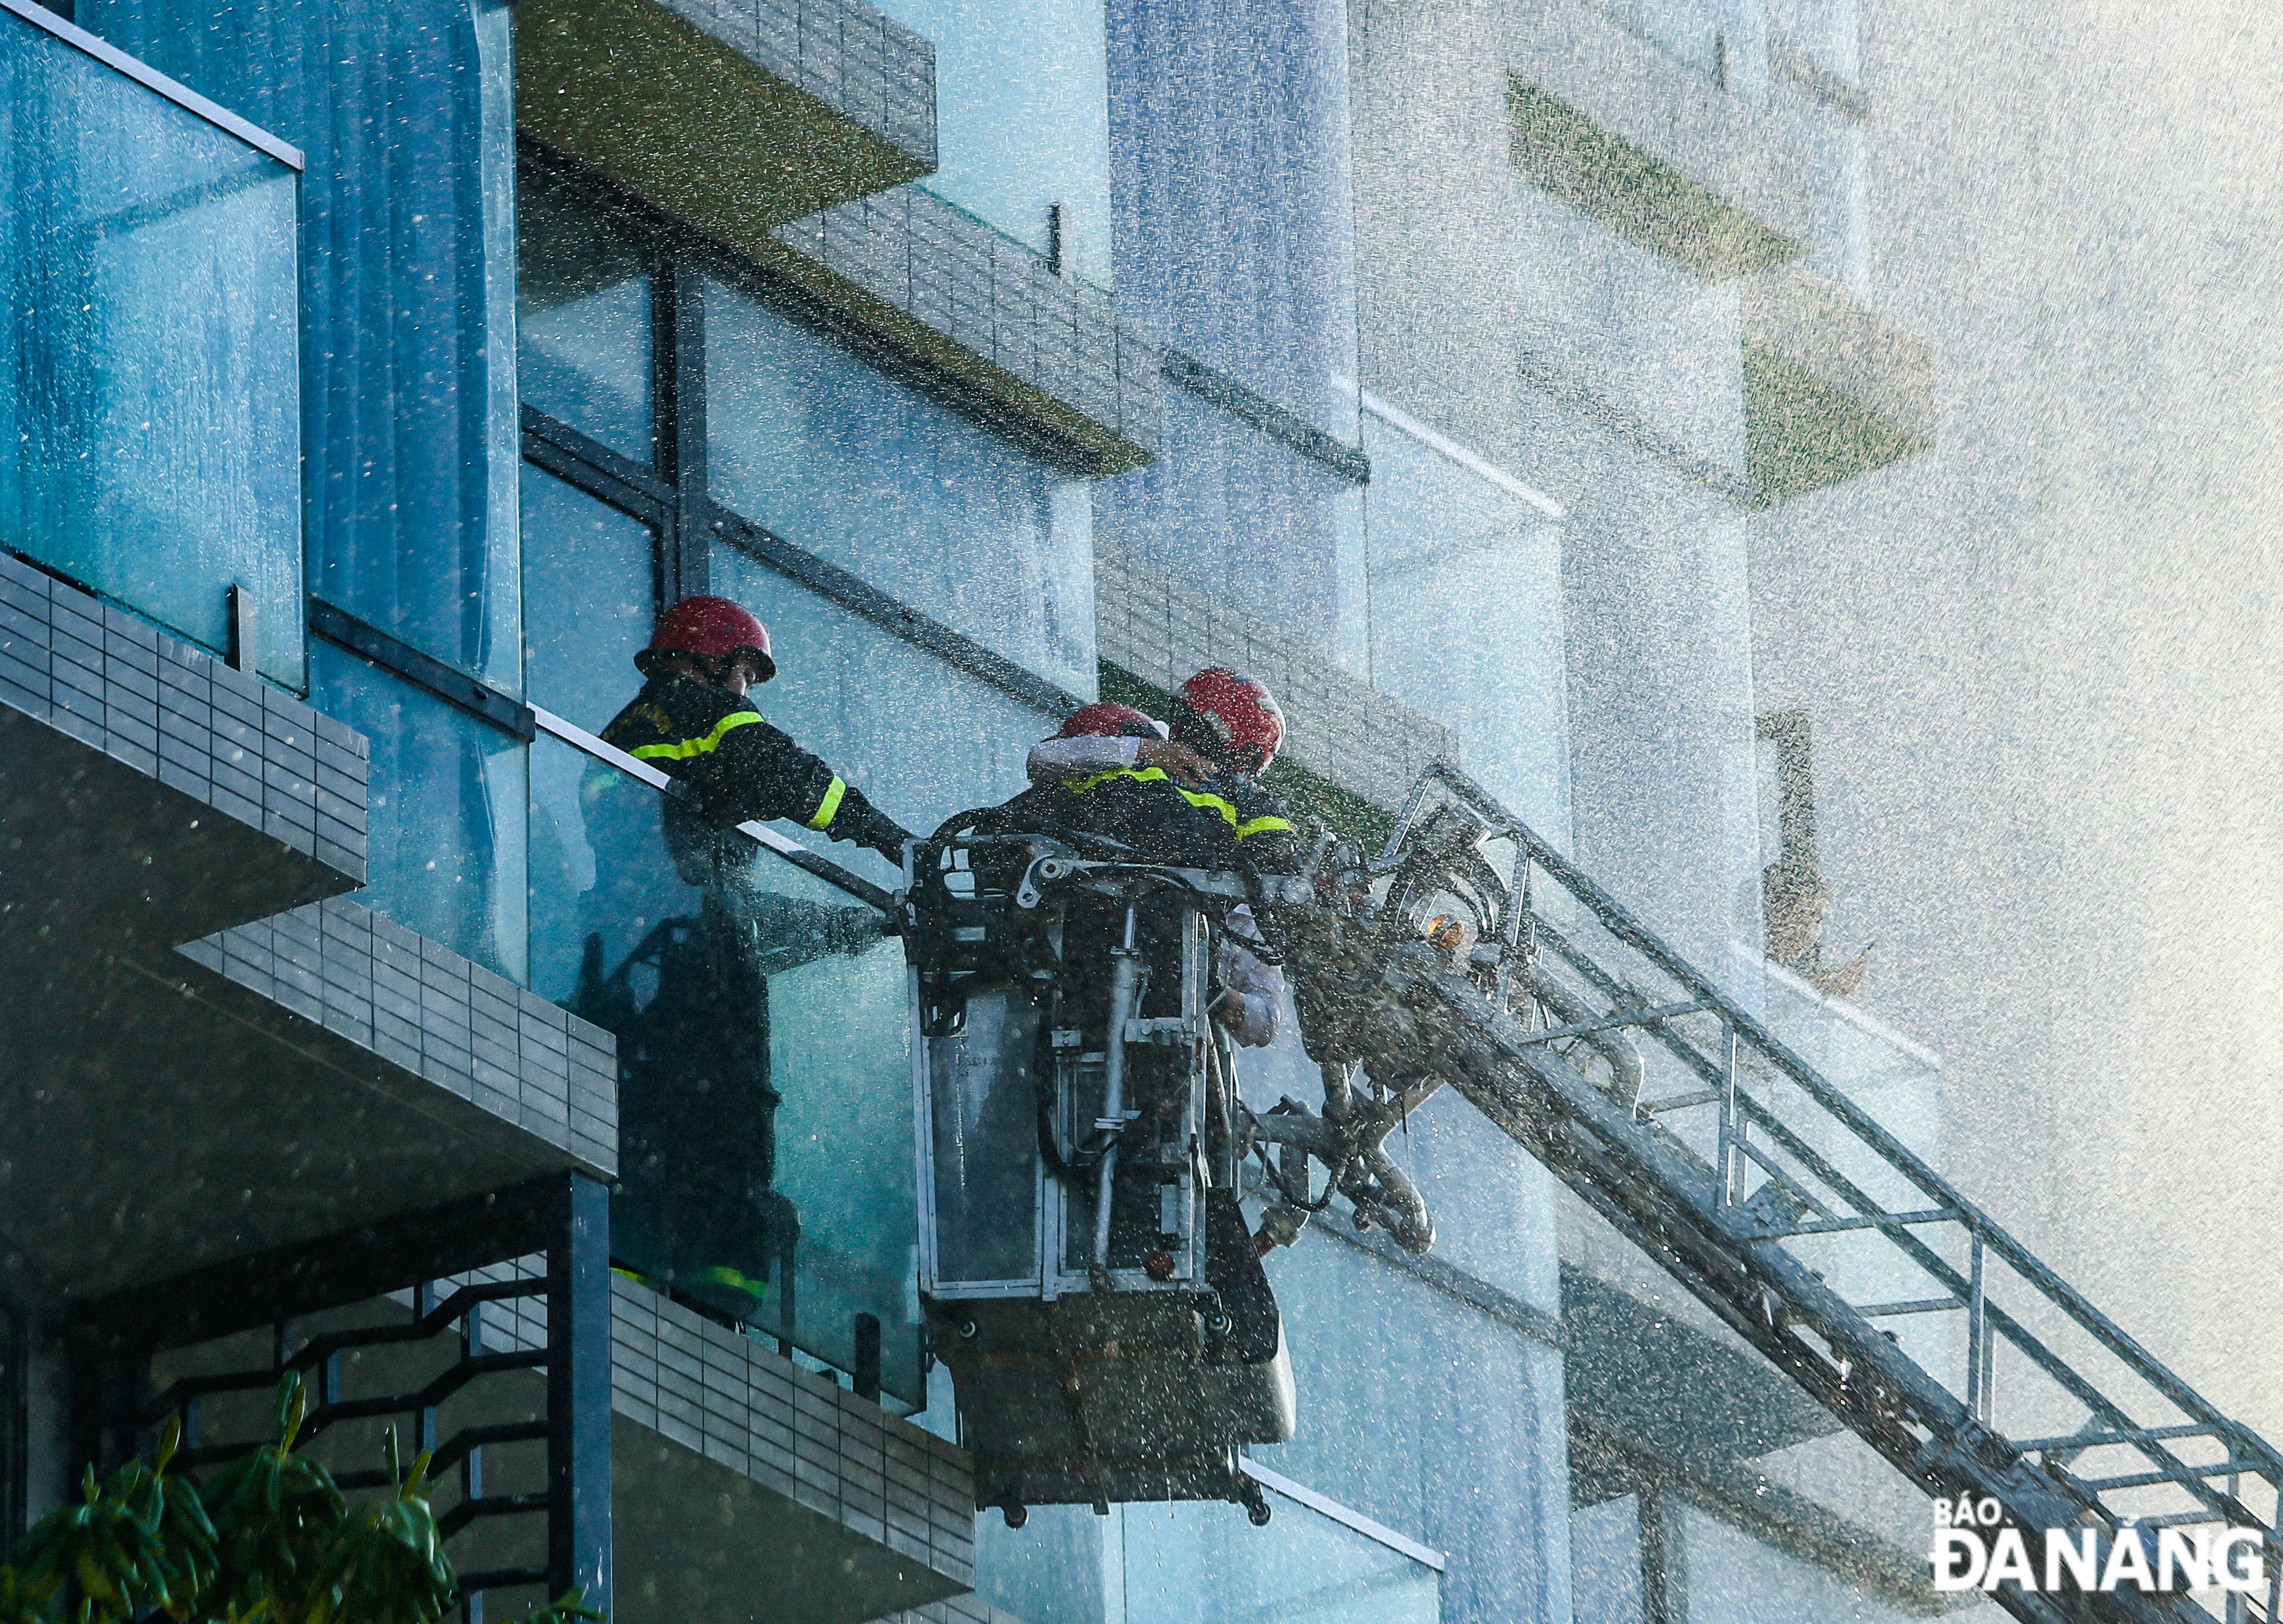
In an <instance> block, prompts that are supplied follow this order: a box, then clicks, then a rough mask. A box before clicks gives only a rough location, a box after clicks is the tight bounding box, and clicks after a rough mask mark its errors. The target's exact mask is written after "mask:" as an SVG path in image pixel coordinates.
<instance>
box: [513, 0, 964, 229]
mask: <svg viewBox="0 0 2283 1624" xmlns="http://www.w3.org/2000/svg"><path fill="white" fill-rule="evenodd" d="M515 89H516V122H517V125H518V128H521V129H523V130H526V131H528V132H529V133H531V134H533V135H535V136H539V137H540V138H542V140H544V141H546V142H547V143H548V144H550V145H552V146H555V147H557V148H560V149H561V150H562V151H564V152H569V153H571V154H573V156H575V157H577V158H579V159H583V160H584V161H585V162H587V163H588V164H591V165H592V166H594V167H596V169H598V170H600V171H601V172H602V173H603V174H604V175H608V176H610V177H611V178H612V180H614V181H616V182H618V183H619V184H620V185H622V186H625V187H627V188H628V189H629V190H633V191H635V192H636V193H639V194H640V195H641V196H643V197H644V198H649V199H650V200H651V202H653V203H656V204H657V205H658V206H659V207H661V208H663V209H665V210H666V211H667V212H668V213H670V214H675V215H678V216H680V217H681V218H682V219H684V220H687V221H690V223H692V224H693V225H696V226H697V227H698V228H699V229H702V230H705V231H707V232H709V233H711V234H712V235H713V236H715V237H720V238H721V239H722V240H723V241H725V242H728V243H730V244H732V245H741V246H742V245H746V244H750V243H752V242H756V241H760V240H763V239H766V237H767V234H768V231H769V229H770V228H771V227H773V226H776V225H779V224H782V223H783V222H784V221H788V220H797V219H799V218H800V217H801V216H803V215H805V214H814V213H816V212H817V211H818V210H820V209H827V208H830V207H833V206H835V205H838V204H841V203H845V202H847V201H848V200H850V199H851V198H860V197H863V196H865V195H867V194H869V193H871V192H876V191H881V190H885V189H886V188H888V187H891V186H894V185H897V184H898V183H901V182H904V181H908V180H914V179H916V178H917V177H918V176H920V175H926V174H928V173H930V172H931V170H933V169H934V167H935V165H936V147H935V48H934V47H933V46H931V45H930V44H929V43H928V42H927V41H925V40H924V39H922V38H921V37H920V36H919V35H916V34H914V33H913V32H912V31H911V30H910V29H908V28H906V27H903V26H902V25H901V24H900V23H897V22H895V21H893V20H892V19H889V18H887V17H884V16H883V15H882V14H881V13H880V12H877V11H875V10H873V9H872V8H871V7H870V6H869V5H866V4H863V3H862V0H759V3H758V4H752V3H749V4H744V5H738V6H733V5H730V4H723V3H721V0H522V4H518V6H517V7H516V8H515Z"/></svg>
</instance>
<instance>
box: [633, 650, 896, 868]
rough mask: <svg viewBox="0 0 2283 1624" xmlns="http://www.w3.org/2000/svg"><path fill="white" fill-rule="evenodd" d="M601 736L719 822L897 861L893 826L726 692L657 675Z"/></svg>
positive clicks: (746, 704)
mask: <svg viewBox="0 0 2283 1624" xmlns="http://www.w3.org/2000/svg"><path fill="white" fill-rule="evenodd" d="M603 738H604V742H607V743H611V744H615V745H617V746H618V747H619V749H620V750H624V751H626V752H627V754H628V755H630V756H632V757H634V758H635V759H636V760H637V761H647V762H649V763H650V764H651V765H652V766H654V767H657V768H658V769H659V770H660V771H662V772H664V773H667V774H668V775H670V776H672V777H674V778H678V779H680V780H682V782H684V783H686V784H688V785H689V786H690V788H691V789H694V790H695V791H697V804H698V807H699V809H700V810H701V811H702V812H704V813H705V817H706V818H707V819H708V820H711V821H713V823H715V824H720V825H734V824H739V823H744V822H747V821H749V820H756V819H758V820H762V821H764V822H766V821H768V820H772V819H778V818H782V819H784V820H786V821H788V822H791V823H798V824H799V825H801V826H802V827H803V828H811V829H814V830H816V831H817V832H818V833H819V834H822V835H830V836H831V837H832V838H833V839H834V840H851V841H854V842H855V843H857V844H859V845H863V846H869V847H871V848H872V849H873V850H874V851H877V852H880V853H881V854H882V855H884V856H885V857H887V858H889V859H892V860H893V861H897V862H900V861H902V860H903V850H902V848H903V842H904V840H905V838H906V835H905V834H904V831H903V830H902V829H901V828H899V827H898V826H897V824H896V822H895V821H894V820H892V819H891V818H889V817H887V816H886V815H885V814H884V813H882V812H879V811H878V810H877V809H876V808H875V807H874V806H873V805H872V804H871V803H870V802H869V801H867V800H866V799H865V798H864V793H863V791H862V790H861V789H854V788H853V787H851V786H850V784H849V783H848V782H847V781H846V780H845V779H843V778H842V777H841V776H840V775H839V774H838V773H835V772H834V771H833V770H832V769H831V768H830V767H829V766H827V765H824V763H823V762H822V761H820V760H818V759H817V758H815V757H814V756H812V755H810V754H809V753H808V752H807V751H806V750H803V749H801V748H800V746H799V745H798V744H796V743H794V742H792V740H791V739H790V738H789V737H787V736H786V735H785V734H783V733H782V732H781V731H779V730H778V729H777V728H775V727H771V726H770V725H769V724H768V722H767V721H766V720H764V719H763V718H762V716H761V713H760V711H757V710H755V709H754V708H753V706H752V703H750V702H748V701H746V700H744V699H741V698H739V697H738V696H737V695H735V694H732V693H730V692H729V690H728V689H726V688H714V687H712V686H711V685H709V684H707V683H704V682H698V681H695V680H692V679H690V678H688V677H677V676H665V677H653V678H651V680H650V681H649V682H647V683H645V684H644V685H643V691H642V692H641V693H640V694H638V695H635V700H634V703H632V704H630V705H628V706H627V708H626V709H625V710H623V711H619V714H618V716H617V717H616V718H615V719H613V720H612V723H611V725H610V726H609V727H605V728H604V729H603Z"/></svg>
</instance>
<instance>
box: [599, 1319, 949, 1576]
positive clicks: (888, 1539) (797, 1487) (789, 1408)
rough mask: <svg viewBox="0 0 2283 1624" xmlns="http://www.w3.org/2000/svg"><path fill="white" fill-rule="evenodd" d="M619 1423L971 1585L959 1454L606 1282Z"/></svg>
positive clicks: (727, 1336)
mask: <svg viewBox="0 0 2283 1624" xmlns="http://www.w3.org/2000/svg"><path fill="white" fill-rule="evenodd" d="M612 1288H613V1294H614V1300H613V1302H612V1305H611V1363H612V1403H613V1404H614V1405H615V1406H616V1407H617V1409H618V1410H619V1413H620V1414H621V1415H624V1416H626V1417H627V1418H629V1419H632V1420H636V1421H640V1422H641V1423H642V1424H643V1426H649V1427H652V1428H655V1429H656V1430H657V1431H658V1432H659V1433H661V1434H664V1435H665V1436H666V1437H668V1438H671V1439H673V1440H674V1441H676V1442H678V1443H681V1444H683V1445H685V1446H687V1447H688V1448H690V1449H696V1450H697V1451H699V1452H700V1453H702V1454H704V1455H705V1457H707V1458H709V1459H712V1460H716V1461H719V1462H721V1464H722V1465H726V1466H728V1467H729V1468H730V1469H731V1470H732V1471H735V1472H740V1473H742V1474H743V1475H744V1476H746V1477H749V1478H751V1479H752V1480H754V1481H755V1482H757V1483H759V1484H760V1486H761V1487H762V1488H767V1489H771V1490H774V1491H775V1493H777V1494H780V1495H783V1496H785V1497H786V1498H787V1499H790V1500H793V1501H796V1502H798V1503H799V1504H802V1505H805V1506H806V1507H808V1508H809V1509H810V1510H811V1511H818V1512H821V1513H822V1514H823V1515H824V1516H827V1517H830V1518H831V1519H833V1520H835V1521H836V1522H838V1523H839V1524H840V1525H841V1526H842V1527H845V1528H848V1529H850V1530H852V1531H853V1532H855V1533H858V1534H861V1535H864V1536H865V1537H866V1538H868V1539H872V1540H877V1541H878V1542H881V1543H882V1544H884V1545H887V1546H889V1547H891V1548H892V1549H893V1550H896V1551H897V1552H898V1553H899V1554H900V1555H903V1556H906V1557H909V1558H912V1559H913V1560H914V1561H916V1562H920V1563H923V1564H925V1565H926V1566H928V1567H929V1568H930V1569H931V1570H932V1571H934V1572H936V1573H941V1574H943V1575H944V1576H946V1577H947V1578H949V1579H952V1580H954V1581H957V1582H958V1583H960V1584H962V1585H972V1584H973V1583H974V1582H975V1480H974V1475H973V1472H971V1470H970V1467H969V1465H968V1460H967V1456H966V1453H965V1452H964V1451H963V1450H961V1449H956V1448H954V1447H953V1446H952V1445H951V1444H948V1443H946V1442H945V1441H943V1440H942V1439H940V1438H938V1437H937V1436H935V1435H934V1434H932V1433H927V1432H923V1431H921V1430H920V1429H919V1428H918V1427H916V1426H913V1425H912V1424H911V1423H910V1422H908V1421H904V1420H900V1419H898V1418H896V1417H894V1416H892V1415H889V1414H888V1413H887V1412H886V1411H885V1410H882V1409H881V1408H880V1407H879V1406H878V1405H877V1404H874V1403H870V1402H869V1401H868V1400H865V1399H861V1398H859V1397H857V1396H856V1395H854V1394H853V1393H851V1392H849V1391H847V1390H846V1389H845V1388H843V1387H836V1386H834V1385H833V1383H832V1382H831V1381H830V1380H829V1379H827V1378H825V1377H822V1376H819V1375H817V1374H815V1373H814V1372H813V1371H805V1370H802V1369H800V1368H799V1366H797V1365H795V1364H793V1363H792V1361H791V1360H790V1359H785V1358H781V1357H779V1356H777V1355H776V1354H775V1353H773V1352H770V1351H769V1350H768V1349H767V1348H763V1347H762V1346H761V1345H760V1343H758V1342H755V1341H753V1340H752V1339H751V1338H749V1337H743V1336H739V1335H738V1334H736V1333H735V1332H733V1331H730V1330H729V1329H727V1328H726V1327H724V1326H721V1325H715V1324H713V1322H712V1321H710V1320H706V1319H704V1318H701V1317H698V1316H697V1315H696V1314H693V1313H691V1312H690V1310H689V1309H685V1308H683V1307H682V1306H681V1305H680V1304H678V1303H676V1302H673V1301H671V1300H670V1299H668V1298H666V1297H663V1296H660V1295H659V1294H657V1293H656V1292H653V1291H651V1289H649V1288H648V1287H647V1286H636V1285H634V1284H632V1283H630V1282H628V1281H626V1280H622V1279H615V1278H614V1279H613V1280H612Z"/></svg>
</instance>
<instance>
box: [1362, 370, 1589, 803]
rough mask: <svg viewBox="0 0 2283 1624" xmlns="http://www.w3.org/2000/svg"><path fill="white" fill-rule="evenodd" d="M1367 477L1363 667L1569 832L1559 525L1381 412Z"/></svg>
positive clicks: (1512, 793) (1482, 774)
mask: <svg viewBox="0 0 2283 1624" xmlns="http://www.w3.org/2000/svg"><path fill="white" fill-rule="evenodd" d="M1364 447H1365V448H1366V450H1367V451H1368V452H1369V453H1370V455H1371V485H1370V486H1369V487H1368V488H1367V490H1366V492H1365V493H1364V511H1365V515H1366V519H1367V525H1368V528H1369V532H1370V537H1371V678H1372V681H1373V683H1374V684H1375V686H1376V687H1377V688H1379V689H1380V690H1381V691H1382V692H1383V693H1386V694H1391V695H1393V696H1394V697H1396V698H1398V699H1400V700H1402V701H1404V702H1405V703H1407V704H1410V705H1413V706H1414V707H1416V708H1417V709H1418V710H1419V711H1422V713H1424V714H1425V715H1428V716H1430V717H1432V718H1434V719H1436V720H1437V721H1438V722H1441V723H1442V724H1443V725H1444V726H1445V727H1449V728H1450V729H1451V730H1452V731H1453V732H1454V733H1456V734H1458V735H1459V744H1460V748H1461V751H1462V752H1463V759H1464V761H1465V764H1466V768H1467V771H1468V773H1470V774H1471V775H1472V776H1473V777H1474V778H1475V779H1476V780H1477V781H1478V782H1479V783H1481V784H1482V786H1483V787H1484V789H1488V790H1489V791H1490V792H1491V793H1492V795H1493V796H1497V797H1498V798H1499V799H1500V801H1502V802H1504V803H1505V804H1506V805H1508V807H1510V808H1512V809H1513V811H1514V812H1516V815H1518V816H1519V817H1521V818H1522V819H1523V820H1524V821H1526V822H1528V823H1529V824H1531V826H1532V827H1533V828H1536V829H1537V830H1538V831H1539V833H1540V834H1542V835H1546V836H1547V838H1548V839H1551V840H1554V841H1558V842H1562V843H1567V841H1568V839H1569V833H1570V830H1569V824H1570V818H1569V806H1570V742H1569V726H1568V720H1567V714H1566V709H1565V706H1564V704H1563V693H1564V688H1565V672H1564V667H1563V662H1562V542H1561V533H1560V532H1559V531H1558V530H1556V529H1555V528H1554V524H1553V523H1552V522H1551V521H1550V520H1549V519H1548V518H1547V516H1546V515H1545V513H1543V512H1542V511H1541V510H1539V509H1537V508H1534V507H1532V506H1531V503H1530V502H1529V501H1525V500H1524V499H1523V497H1521V496H1519V495H1517V494H1516V493H1514V492H1512V491H1510V490H1508V489H1505V488H1502V487H1501V486H1498V485H1495V484H1493V483H1492V482H1491V481H1490V480H1489V479H1487V478H1484V477H1483V476H1482V475H1481V474H1479V473H1477V472H1475V471H1474V470H1470V469H1468V468H1464V467H1461V465H1460V464H1459V463H1458V462H1454V461H1453V460H1452V459H1451V458H1450V457H1449V456H1447V455H1445V454H1444V453H1442V452H1441V451H1439V450H1438V449H1436V448H1435V447H1431V446H1430V445H1427V444H1426V443H1424V442H1423V441H1422V440H1420V439H1417V438H1415V437H1414V436H1413V435H1411V434H1408V433H1406V432H1405V431H1403V430H1401V429H1399V428H1397V427H1394V426H1393V425H1391V424H1390V423H1386V422H1383V420H1381V419H1380V418H1379V417H1377V416H1368V415H1367V416H1366V417H1365V419H1364Z"/></svg>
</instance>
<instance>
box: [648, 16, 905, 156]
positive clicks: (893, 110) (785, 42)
mask: <svg viewBox="0 0 2283 1624" xmlns="http://www.w3.org/2000/svg"><path fill="white" fill-rule="evenodd" d="M664 4H665V5H666V10H668V11H670V12H674V14H675V15H676V16H678V17H680V18H682V19H683V20H684V21H686V22H688V23H690V24H691V25H693V26H694V27H698V28H701V29H703V30H705V32H706V33H707V34H710V35H713V37H714V38H715V39H717V40H720V41H721V43H723V44H725V45H728V46H729V47H730V48H731V49H732V50H734V51H737V52H738V53H739V54H740V55H742V56H744V57H747V58H751V59H752V61H755V62H757V63H759V64H760V66H763V67H765V68H767V70H768V71H769V72H770V73H772V74H775V75H776V76H777V77H778V78H780V79H782V80H783V81H784V82H786V83H787V84H791V85H797V86H799V88H800V89H803V90H806V92H807V93H808V94H809V95H811V96H814V97H816V98H817V99H818V100H819V101H822V102H825V103H828V104H829V105H831V106H832V107H833V108H834V109H835V110H836V111H838V113H841V114H842V115H843V116H845V117H846V118H849V119H853V120H855V121H856V122H857V123H859V124H861V125H862V126H863V127H864V128H867V129H869V130H870V131H871V132H872V133H873V134H875V135H877V136H882V137H884V139H886V140H887V141H889V142H890V143H892V144H893V145H895V146H896V147H897V148H898V149H899V150H900V151H902V152H906V153H908V154H909V155H910V156H911V157H912V158H914V159H917V160H918V161H919V162H920V163H921V164H923V166H924V167H927V168H930V169H932V168H934V167H935V47H934V46H933V45H931V44H930V43H928V42H927V41H926V40H925V39H923V38H922V37H921V36H920V35H916V34H915V33H913V32H912V31H911V30H910V29H909V28H907V27H904V26H903V25H902V24H901V23H900V22H897V21H895V20H894V19H892V18H889V17H885V16H883V15H882V14H881V13H880V12H877V11H875V10H873V9H872V8H871V7H870V6H869V5H866V4H864V3H863V0H759V4H754V0H745V3H744V4H735V3H734V0H664Z"/></svg>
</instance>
